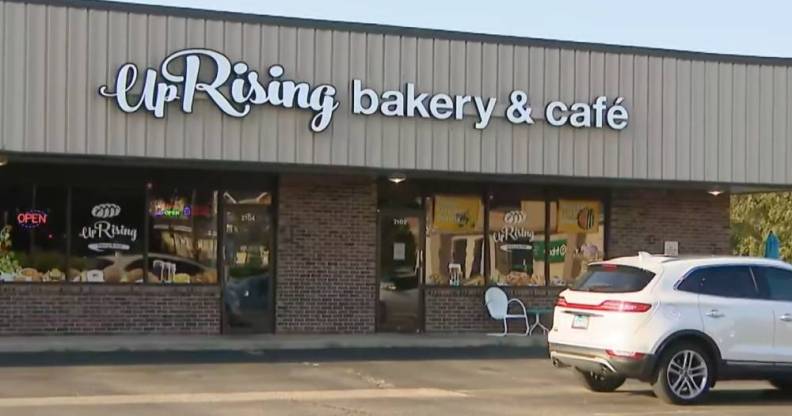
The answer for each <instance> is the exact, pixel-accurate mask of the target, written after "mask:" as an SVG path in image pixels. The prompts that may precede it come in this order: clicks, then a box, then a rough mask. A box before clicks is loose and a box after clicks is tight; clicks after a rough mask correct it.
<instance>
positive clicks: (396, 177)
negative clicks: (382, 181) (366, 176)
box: [388, 173, 407, 183]
mask: <svg viewBox="0 0 792 416" xmlns="http://www.w3.org/2000/svg"><path fill="white" fill-rule="evenodd" d="M388 180H389V181H391V182H393V183H402V182H404V181H406V180H407V175H405V174H403V173H391V174H390V175H388Z"/></svg>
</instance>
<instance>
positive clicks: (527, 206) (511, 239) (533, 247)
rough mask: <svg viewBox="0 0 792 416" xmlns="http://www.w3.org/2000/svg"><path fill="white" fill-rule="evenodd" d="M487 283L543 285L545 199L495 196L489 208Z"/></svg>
mask: <svg viewBox="0 0 792 416" xmlns="http://www.w3.org/2000/svg"><path fill="white" fill-rule="evenodd" d="M488 234H489V253H490V271H489V277H490V282H491V283H492V284H495V285H499V286H544V285H545V272H544V269H545V261H544V256H545V201H544V198H541V199H519V198H508V197H504V196H496V198H495V199H494V200H493V201H492V203H491V206H490V210H489V233H488Z"/></svg>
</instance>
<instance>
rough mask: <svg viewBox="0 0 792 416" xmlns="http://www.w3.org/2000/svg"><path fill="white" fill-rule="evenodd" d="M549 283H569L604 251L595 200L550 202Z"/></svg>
mask: <svg viewBox="0 0 792 416" xmlns="http://www.w3.org/2000/svg"><path fill="white" fill-rule="evenodd" d="M550 230H551V235H550V247H549V260H550V284H551V285H557V286H565V285H570V284H572V283H573V282H574V281H575V280H576V279H577V278H578V276H580V275H582V274H583V273H585V272H586V269H587V268H588V265H589V264H590V263H592V262H595V261H600V260H602V259H603V257H604V252H605V214H604V210H603V206H602V202H601V201H599V200H578V199H558V200H555V201H551V202H550Z"/></svg>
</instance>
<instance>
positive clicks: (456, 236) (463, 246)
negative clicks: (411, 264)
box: [426, 195, 486, 286]
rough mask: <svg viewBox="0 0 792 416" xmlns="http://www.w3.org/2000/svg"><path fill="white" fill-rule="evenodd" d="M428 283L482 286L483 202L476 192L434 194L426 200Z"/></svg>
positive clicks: (483, 273)
mask: <svg viewBox="0 0 792 416" xmlns="http://www.w3.org/2000/svg"><path fill="white" fill-rule="evenodd" d="M426 206H427V209H426V213H427V229H428V231H429V232H428V233H427V235H426V253H427V256H426V270H427V271H426V273H427V275H426V276H427V284H429V285H438V286H483V285H485V284H486V280H485V277H484V276H485V271H484V205H483V204H482V202H481V197H480V196H478V195H435V196H434V197H432V198H429V200H428V201H427V204H426Z"/></svg>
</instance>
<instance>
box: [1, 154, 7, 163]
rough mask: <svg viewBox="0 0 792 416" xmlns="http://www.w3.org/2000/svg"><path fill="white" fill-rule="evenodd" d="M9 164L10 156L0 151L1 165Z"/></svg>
mask: <svg viewBox="0 0 792 416" xmlns="http://www.w3.org/2000/svg"><path fill="white" fill-rule="evenodd" d="M7 164H8V156H6V155H4V154H2V153H0V166H5V165H7Z"/></svg>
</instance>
